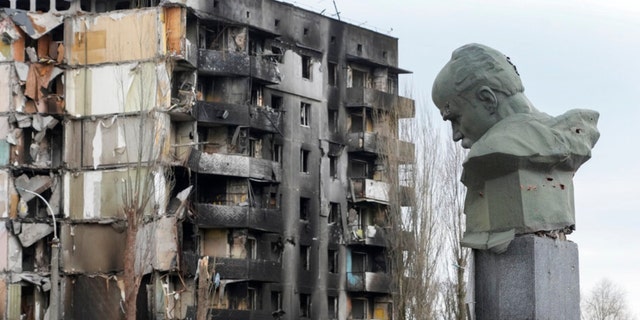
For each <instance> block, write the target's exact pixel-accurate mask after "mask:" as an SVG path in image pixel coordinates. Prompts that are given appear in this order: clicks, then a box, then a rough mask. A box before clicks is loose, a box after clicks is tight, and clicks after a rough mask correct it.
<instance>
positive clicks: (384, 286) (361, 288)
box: [347, 272, 393, 293]
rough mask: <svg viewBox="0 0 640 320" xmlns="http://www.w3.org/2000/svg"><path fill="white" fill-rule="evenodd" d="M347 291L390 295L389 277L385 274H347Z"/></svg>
mask: <svg viewBox="0 0 640 320" xmlns="http://www.w3.org/2000/svg"><path fill="white" fill-rule="evenodd" d="M347 291H351V292H377V293H392V292H393V290H392V282H391V276H390V275H389V274H388V273H385V272H347Z"/></svg>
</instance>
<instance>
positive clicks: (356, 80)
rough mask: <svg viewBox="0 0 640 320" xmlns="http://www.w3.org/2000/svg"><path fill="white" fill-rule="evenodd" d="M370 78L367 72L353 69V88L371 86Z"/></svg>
mask: <svg viewBox="0 0 640 320" xmlns="http://www.w3.org/2000/svg"><path fill="white" fill-rule="evenodd" d="M368 78H369V75H368V74H367V73H366V72H364V71H360V70H356V69H353V70H352V82H351V86H352V87H353V88H369V87H370V86H369V85H368V82H369V81H368Z"/></svg>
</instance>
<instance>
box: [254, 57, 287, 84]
mask: <svg viewBox="0 0 640 320" xmlns="http://www.w3.org/2000/svg"><path fill="white" fill-rule="evenodd" d="M250 60H251V68H250V69H249V71H250V75H251V77H252V78H254V79H259V80H262V81H264V82H266V83H267V84H278V83H280V80H281V75H280V70H278V63H277V62H275V61H271V60H269V59H268V58H266V57H260V56H251V57H250Z"/></svg>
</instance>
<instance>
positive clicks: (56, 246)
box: [16, 187, 60, 320]
mask: <svg viewBox="0 0 640 320" xmlns="http://www.w3.org/2000/svg"><path fill="white" fill-rule="evenodd" d="M16 189H19V190H22V191H24V192H27V193H30V194H32V195H34V196H36V197H38V198H40V200H42V202H44V204H46V205H47V208H48V209H49V213H50V214H51V218H52V219H53V241H51V291H50V293H49V319H51V320H58V319H60V296H59V293H60V288H59V282H60V267H59V264H60V261H59V260H60V258H59V257H60V239H58V228H57V226H56V216H55V215H54V214H53V209H51V205H50V204H49V201H47V200H46V199H45V198H44V197H43V196H41V195H40V194H38V193H37V192H34V191H31V190H27V189H25V188H21V187H16Z"/></svg>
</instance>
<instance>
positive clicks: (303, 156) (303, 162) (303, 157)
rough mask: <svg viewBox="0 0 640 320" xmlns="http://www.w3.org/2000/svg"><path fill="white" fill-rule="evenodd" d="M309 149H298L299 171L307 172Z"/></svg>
mask: <svg viewBox="0 0 640 320" xmlns="http://www.w3.org/2000/svg"><path fill="white" fill-rule="evenodd" d="M309 153H310V152H309V150H304V149H300V172H304V173H309Z"/></svg>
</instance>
